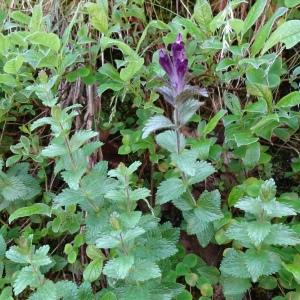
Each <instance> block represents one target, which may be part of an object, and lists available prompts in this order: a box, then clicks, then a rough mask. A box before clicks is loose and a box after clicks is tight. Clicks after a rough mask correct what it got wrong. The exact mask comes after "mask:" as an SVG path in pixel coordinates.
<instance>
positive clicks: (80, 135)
mask: <svg viewBox="0 0 300 300" xmlns="http://www.w3.org/2000/svg"><path fill="white" fill-rule="evenodd" d="M96 136H98V132H95V131H92V130H78V131H76V132H75V133H74V134H73V136H72V137H71V139H70V150H71V151H72V152H73V151H76V150H77V149H79V148H80V147H81V146H82V145H83V144H85V143H86V142H87V141H89V140H90V139H92V138H93V137H96Z"/></svg>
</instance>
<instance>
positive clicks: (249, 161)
mask: <svg viewBox="0 0 300 300" xmlns="http://www.w3.org/2000/svg"><path fill="white" fill-rule="evenodd" d="M259 159H260V144H259V143H258V142H256V143H252V144H250V145H248V146H247V149H246V153H245V157H243V162H244V164H245V166H246V167H248V168H251V167H254V166H255V165H256V164H257V163H258V162H259Z"/></svg>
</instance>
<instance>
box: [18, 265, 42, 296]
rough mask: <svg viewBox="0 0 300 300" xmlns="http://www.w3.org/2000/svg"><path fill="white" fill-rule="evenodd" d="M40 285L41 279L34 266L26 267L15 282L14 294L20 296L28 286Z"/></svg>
mask: <svg viewBox="0 0 300 300" xmlns="http://www.w3.org/2000/svg"><path fill="white" fill-rule="evenodd" d="M38 284H39V279H38V276H37V273H36V272H35V271H34V270H33V268H32V266H29V267H24V268H22V269H21V271H19V272H18V274H17V276H16V279H15V280H14V282H13V288H14V293H15V295H19V294H20V293H22V292H23V291H24V290H25V289H26V287H27V286H32V285H35V286H36V285H38Z"/></svg>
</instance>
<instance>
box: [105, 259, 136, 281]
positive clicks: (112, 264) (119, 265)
mask: <svg viewBox="0 0 300 300" xmlns="http://www.w3.org/2000/svg"><path fill="white" fill-rule="evenodd" d="M133 264H134V257H133V256H121V257H118V258H113V259H111V260H109V261H108V262H107V263H106V264H105V266H104V268H103V274H105V275H106V276H108V277H111V278H114V279H125V278H126V276H127V275H128V273H129V270H130V269H131V268H132V266H133Z"/></svg>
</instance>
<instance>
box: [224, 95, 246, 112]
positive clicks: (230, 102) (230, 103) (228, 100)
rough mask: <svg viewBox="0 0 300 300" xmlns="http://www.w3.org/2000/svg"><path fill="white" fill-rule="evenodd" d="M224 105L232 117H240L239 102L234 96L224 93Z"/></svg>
mask: <svg viewBox="0 0 300 300" xmlns="http://www.w3.org/2000/svg"><path fill="white" fill-rule="evenodd" d="M224 103H225V105H226V107H227V108H228V109H229V110H230V111H231V112H232V113H233V114H234V115H237V116H240V115H241V114H242V110H241V104H240V100H239V98H238V97H237V96H236V95H234V94H232V93H228V92H226V93H225V94H224Z"/></svg>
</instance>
